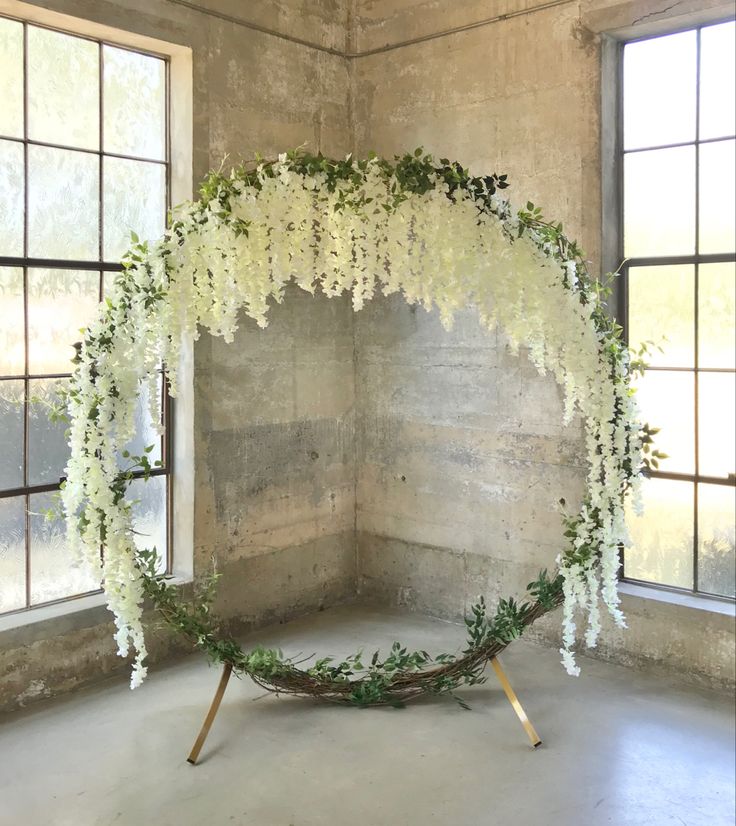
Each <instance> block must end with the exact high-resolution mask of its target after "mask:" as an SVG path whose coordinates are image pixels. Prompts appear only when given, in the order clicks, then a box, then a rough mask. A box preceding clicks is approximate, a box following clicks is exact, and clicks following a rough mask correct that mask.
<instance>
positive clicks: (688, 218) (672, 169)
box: [624, 146, 695, 257]
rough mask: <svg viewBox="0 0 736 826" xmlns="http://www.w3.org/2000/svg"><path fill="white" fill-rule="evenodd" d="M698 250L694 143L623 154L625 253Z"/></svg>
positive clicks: (650, 253) (670, 253) (654, 253)
mask: <svg viewBox="0 0 736 826" xmlns="http://www.w3.org/2000/svg"><path fill="white" fill-rule="evenodd" d="M694 251H695V149H694V147H692V146H681V147H677V148H675V149H658V150H655V151H652V152H633V153H631V154H629V155H624V254H625V255H626V256H628V257H630V256H650V255H685V254H691V253H693V252H694Z"/></svg>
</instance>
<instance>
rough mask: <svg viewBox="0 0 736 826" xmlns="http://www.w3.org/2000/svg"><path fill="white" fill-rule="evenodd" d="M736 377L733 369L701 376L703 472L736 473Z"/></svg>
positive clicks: (699, 391)
mask: <svg viewBox="0 0 736 826" xmlns="http://www.w3.org/2000/svg"><path fill="white" fill-rule="evenodd" d="M735 406H736V377H735V376H734V374H733V373H700V375H699V376H698V440H699V442H698V450H699V454H698V455H699V460H700V461H699V464H700V473H702V474H703V475H704V476H723V477H726V476H728V474H729V473H736V441H735V440H734V434H735V433H736V421H735V420H734V407H735Z"/></svg>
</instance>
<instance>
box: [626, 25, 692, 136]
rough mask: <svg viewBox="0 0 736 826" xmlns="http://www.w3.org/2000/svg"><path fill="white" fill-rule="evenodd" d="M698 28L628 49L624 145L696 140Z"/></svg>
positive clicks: (646, 41) (633, 44)
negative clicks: (696, 30) (696, 32)
mask: <svg viewBox="0 0 736 826" xmlns="http://www.w3.org/2000/svg"><path fill="white" fill-rule="evenodd" d="M696 55H697V47H696V35H695V32H694V31H689V32H683V33H682V34H673V35H668V36H667V37H657V38H654V39H652V40H643V41H641V42H639V43H629V44H627V45H626V47H625V49H624V148H625V149H636V148H637V147H644V146H661V145H663V144H670V143H684V142H685V141H692V140H695V80H696V77H697V70H696V60H697V57H696Z"/></svg>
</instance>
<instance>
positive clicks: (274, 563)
mask: <svg viewBox="0 0 736 826" xmlns="http://www.w3.org/2000/svg"><path fill="white" fill-rule="evenodd" d="M269 319H270V321H269V325H268V327H267V328H266V329H265V330H261V329H260V328H258V327H257V326H256V324H255V322H253V321H252V320H250V319H242V323H241V328H240V329H239V331H238V333H237V334H236V337H235V341H234V342H233V343H232V344H226V343H225V342H224V341H222V339H213V338H208V339H207V340H206V341H203V342H202V346H201V347H200V348H199V350H198V351H197V355H198V358H197V363H196V368H195V398H196V399H197V411H198V432H199V433H200V437H201V441H200V449H199V450H200V457H199V467H200V468H201V473H202V475H201V477H200V479H199V484H198V493H197V499H198V504H197V512H196V517H197V518H196V520H195V525H196V536H197V541H196V545H195V562H196V567H197V568H199V569H202V568H204V567H206V566H207V565H208V564H209V563H210V557H211V555H212V553H213V551H215V552H216V554H217V558H218V564H219V565H220V566H222V567H223V573H225V574H226V576H224V577H223V582H224V583H227V585H226V588H223V589H222V593H221V604H220V606H219V609H220V612H221V613H222V614H223V615H225V616H235V617H244V618H250V619H254V618H257V617H261V616H265V615H266V613H267V614H268V615H269V616H274V615H278V614H279V612H281V614H282V615H285V614H293V613H294V612H295V611H296V605H298V604H300V605H303V606H304V607H305V608H306V607H312V608H315V607H318V606H321V605H322V604H324V602H325V601H327V602H329V601H334V600H335V598H339V597H345V596H346V595H348V594H349V595H352V594H353V593H354V588H355V585H354V583H355V540H354V513H355V456H354V442H355V440H354V404H355V393H354V371H353V310H352V307H351V305H350V303H349V301H348V300H346V299H345V298H340V299H329V298H326V297H325V296H323V295H317V296H312V295H310V294H309V293H307V292H304V291H303V290H301V289H299V288H298V287H296V286H294V285H292V286H290V287H289V288H288V289H287V290H286V296H285V298H284V302H283V303H282V304H280V305H274V306H272V307H271V310H270V315H269ZM205 473H206V474H207V475H206V476H205V475H204V474H205ZM287 549H290V553H288V554H287V553H284V551H285V550H287ZM294 549H296V550H297V551H298V553H296V554H295V553H293V552H291V551H294ZM307 559H309V560H310V562H309V564H306V563H305V560H307ZM295 563H296V564H295ZM254 583H257V585H256V587H253V586H254Z"/></svg>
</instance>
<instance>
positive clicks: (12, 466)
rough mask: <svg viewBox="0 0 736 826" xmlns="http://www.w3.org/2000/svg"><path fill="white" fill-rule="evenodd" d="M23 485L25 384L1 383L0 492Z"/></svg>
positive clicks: (14, 381)
mask: <svg viewBox="0 0 736 826" xmlns="http://www.w3.org/2000/svg"><path fill="white" fill-rule="evenodd" d="M22 485H23V382H22V381H16V380H11V381H0V490H12V489H13V488H19V487H21V486H22ZM0 501H2V500H0Z"/></svg>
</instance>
